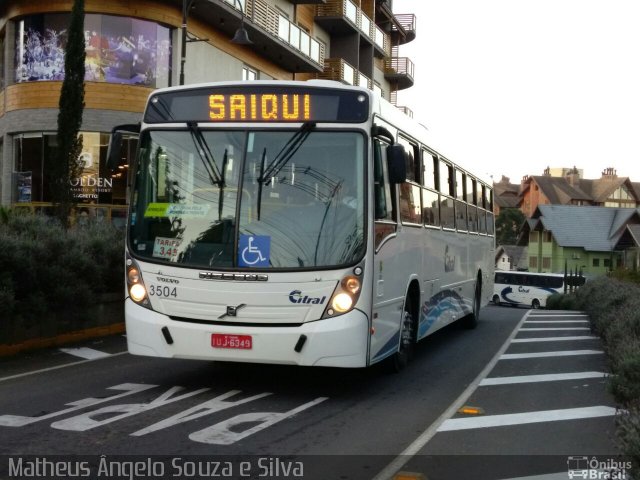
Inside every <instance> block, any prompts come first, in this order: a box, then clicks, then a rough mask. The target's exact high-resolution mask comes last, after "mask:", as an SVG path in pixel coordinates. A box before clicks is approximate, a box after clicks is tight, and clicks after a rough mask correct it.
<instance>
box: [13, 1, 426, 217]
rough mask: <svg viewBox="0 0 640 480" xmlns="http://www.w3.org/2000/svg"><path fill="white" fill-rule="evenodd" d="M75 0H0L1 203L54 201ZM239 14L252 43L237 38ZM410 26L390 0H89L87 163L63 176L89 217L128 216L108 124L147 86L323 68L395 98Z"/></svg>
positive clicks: (137, 107)
mask: <svg viewBox="0 0 640 480" xmlns="http://www.w3.org/2000/svg"><path fill="white" fill-rule="evenodd" d="M72 4H73V1H72V0H29V1H28V2H25V1H21V0H4V1H3V2H1V3H0V205H11V206H14V207H24V208H29V209H31V210H34V209H44V210H45V211H46V209H47V208H49V206H50V203H49V201H50V190H49V183H50V182H49V176H48V171H49V169H48V162H50V161H51V158H52V155H51V153H52V151H53V149H55V147H56V130H57V114H58V101H59V96H60V88H61V85H62V79H63V76H64V44H65V42H66V28H67V25H68V23H69V15H70V11H71V7H72ZM186 7H190V8H188V9H187V8H186ZM183 14H186V15H185V18H186V20H187V21H186V22H185V25H186V28H184V29H183ZM241 24H242V25H243V26H244V27H245V29H246V31H247V33H248V36H249V38H250V40H251V41H252V42H253V43H252V44H238V43H233V42H232V38H233V36H234V33H235V32H236V31H237V30H238V28H239V27H240V26H241ZM415 27H416V19H415V16H414V15H412V14H404V15H397V14H395V13H394V12H393V8H392V0H136V1H135V2H123V1H122V0H100V1H98V0H85V40H86V62H85V67H86V75H85V110H84V116H83V123H82V127H81V130H82V132H81V134H82V137H83V152H82V157H81V158H82V160H83V162H84V168H83V172H82V175H81V177H79V178H77V179H76V180H75V181H72V183H71V185H70V188H71V189H72V190H73V193H74V197H75V199H76V201H77V202H78V203H80V204H85V205H83V207H84V208H85V209H86V210H87V211H88V212H89V214H90V215H96V216H99V215H103V216H105V217H107V218H110V219H111V220H112V221H114V222H124V216H125V203H126V186H127V170H126V165H128V163H129V160H130V159H131V158H132V155H133V152H134V150H135V140H134V139H131V141H130V142H129V144H128V148H125V151H123V156H124V160H125V162H124V163H125V164H124V165H123V168H122V171H121V172H118V173H112V172H110V171H108V169H107V168H106V165H105V160H106V147H107V144H108V140H109V132H110V131H111V129H112V127H113V126H114V125H118V124H125V123H136V122H138V121H139V120H140V117H141V113H142V110H143V108H144V104H145V101H146V99H147V97H148V96H149V94H150V92H151V91H153V89H155V88H160V87H167V86H171V85H177V84H179V82H180V81H181V80H182V78H184V83H185V84H190V83H199V82H210V81H222V80H252V79H277V80H307V79H312V78H324V79H331V80H337V81H340V82H343V83H345V84H349V85H361V86H364V87H366V88H369V89H371V90H373V91H375V92H377V93H378V94H379V95H381V96H383V97H384V98H386V99H387V100H390V101H391V102H392V103H395V99H396V97H395V94H396V92H397V91H398V90H400V89H403V88H408V87H410V86H411V85H413V82H414V65H413V62H412V61H411V60H410V59H408V58H403V57H401V56H400V55H399V52H400V47H401V46H402V45H403V44H405V43H406V42H409V41H411V40H413V38H414V37H415V35H416V28H415ZM184 33H186V35H183V34H184ZM183 38H185V39H186V41H184V42H183ZM183 46H184V47H185V51H186V55H185V56H184V58H182V54H181V52H182V51H183ZM399 108H402V109H403V111H405V112H406V113H408V114H410V113H411V112H410V110H408V109H407V108H405V107H399Z"/></svg>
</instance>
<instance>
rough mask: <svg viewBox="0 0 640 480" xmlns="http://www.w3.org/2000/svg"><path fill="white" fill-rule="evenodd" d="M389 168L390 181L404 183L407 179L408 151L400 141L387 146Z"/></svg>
mask: <svg viewBox="0 0 640 480" xmlns="http://www.w3.org/2000/svg"><path fill="white" fill-rule="evenodd" d="M387 168H388V170H389V183H391V184H395V183H404V182H406V181H407V152H405V150H404V147H403V146H402V145H400V144H398V143H395V144H393V145H389V146H388V147H387Z"/></svg>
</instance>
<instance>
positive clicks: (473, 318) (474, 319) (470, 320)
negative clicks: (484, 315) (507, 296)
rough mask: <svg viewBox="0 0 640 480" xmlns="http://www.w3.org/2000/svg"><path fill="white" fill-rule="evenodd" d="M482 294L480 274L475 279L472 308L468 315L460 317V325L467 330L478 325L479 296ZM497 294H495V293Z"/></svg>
mask: <svg viewBox="0 0 640 480" xmlns="http://www.w3.org/2000/svg"><path fill="white" fill-rule="evenodd" d="M481 296H482V280H481V279H480V276H478V279H477V280H476V288H475V292H474V294H473V306H472V307H471V308H472V309H473V310H472V311H471V313H470V314H469V315H467V316H466V317H464V318H463V319H462V326H463V327H464V328H468V329H469V330H471V329H474V328H476V327H477V326H478V319H479V318H480V297H481ZM496 296H497V295H496Z"/></svg>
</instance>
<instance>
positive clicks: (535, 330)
mask: <svg viewBox="0 0 640 480" xmlns="http://www.w3.org/2000/svg"><path fill="white" fill-rule="evenodd" d="M556 330H591V329H590V328H589V327H550V328H531V327H530V328H524V327H522V328H521V329H520V331H521V332H551V331H556Z"/></svg>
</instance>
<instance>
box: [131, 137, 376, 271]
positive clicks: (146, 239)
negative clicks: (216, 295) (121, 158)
mask: <svg viewBox="0 0 640 480" xmlns="http://www.w3.org/2000/svg"><path fill="white" fill-rule="evenodd" d="M364 138H365V137H364V135H363V134H362V133H358V132H354V131H326V130H325V131H322V130H317V129H315V128H314V127H313V125H311V126H309V125H303V127H302V128H301V129H298V130H295V129H291V130H277V131H276V130H246V129H233V130H221V129H218V130H204V129H202V130H201V129H199V128H198V127H196V126H195V125H191V126H190V127H189V128H188V129H184V130H150V131H146V132H143V134H142V136H141V138H140V153H139V158H138V163H137V170H136V175H135V184H134V190H133V192H132V197H131V198H132V202H131V203H132V205H131V209H132V210H131V215H130V220H129V222H130V225H129V228H130V232H129V242H130V243H129V249H130V251H131V252H132V253H133V254H134V255H135V256H138V257H140V258H142V259H145V260H150V261H153V262H156V263H167V264H174V265H177V266H185V267H194V268H234V269H235V268H258V269H269V268H283V269H296V268H312V267H325V268H326V267H335V266H341V265H347V264H353V263H355V262H357V261H359V260H360V259H361V257H362V256H363V255H364V246H365V235H364V231H365V230H364V225H365V222H364V218H365V217H364V212H365V188H364V178H365V168H364V165H365V139H364Z"/></svg>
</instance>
